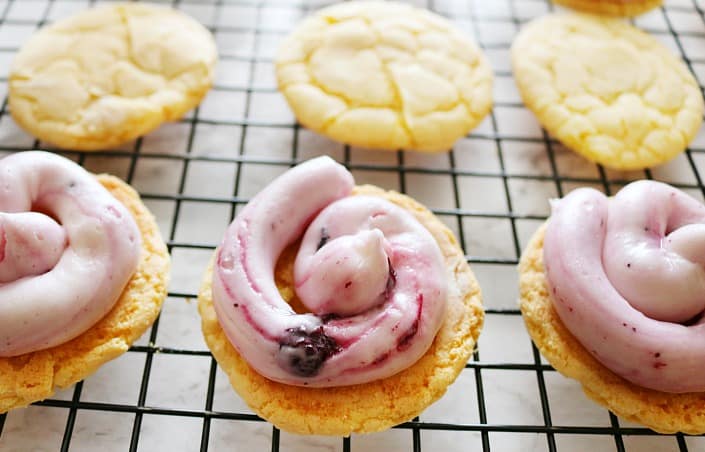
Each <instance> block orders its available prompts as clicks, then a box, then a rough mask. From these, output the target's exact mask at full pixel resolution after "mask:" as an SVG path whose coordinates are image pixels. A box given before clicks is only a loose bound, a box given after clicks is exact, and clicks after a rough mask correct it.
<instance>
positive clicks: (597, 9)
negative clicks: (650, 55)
mask: <svg viewBox="0 0 705 452" xmlns="http://www.w3.org/2000/svg"><path fill="white" fill-rule="evenodd" d="M552 1H553V3H556V4H558V5H563V6H567V7H569V8H575V9H577V10H579V11H585V12H587V13H594V14H605V15H609V16H638V15H639V14H642V13H645V12H647V11H649V10H652V9H654V8H657V7H659V6H661V4H662V3H663V0H552Z"/></svg>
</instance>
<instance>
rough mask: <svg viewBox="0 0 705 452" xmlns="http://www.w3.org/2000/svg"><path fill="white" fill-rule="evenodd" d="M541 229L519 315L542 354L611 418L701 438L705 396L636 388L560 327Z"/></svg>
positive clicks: (526, 261) (526, 259) (528, 254)
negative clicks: (545, 258)
mask: <svg viewBox="0 0 705 452" xmlns="http://www.w3.org/2000/svg"><path fill="white" fill-rule="evenodd" d="M545 229H546V227H545V225H544V226H542V227H541V228H540V229H539V230H538V231H537V232H536V233H535V234H534V236H533V238H532V239H531V241H530V242H529V245H528V246H527V247H526V250H524V253H523V255H522V257H521V261H520V263H519V294H520V300H519V302H520V306H521V313H522V315H523V317H524V321H525V322H526V327H527V329H528V331H529V334H530V335H531V338H532V339H533V341H534V343H535V344H536V347H538V349H539V350H540V351H541V354H542V355H543V356H544V357H546V359H547V360H548V361H549V362H550V363H551V365H553V367H555V368H556V370H558V371H559V372H560V373H562V374H563V375H565V376H566V377H570V378H574V379H576V380H578V381H579V382H580V384H581V385H582V386H583V390H584V391H585V394H587V396H588V397H590V398H591V399H592V400H594V401H595V402H597V403H599V404H600V405H603V406H605V407H606V408H608V409H609V410H611V411H612V412H614V413H615V414H617V415H619V416H621V417H623V418H625V419H629V420H630V421H634V422H638V423H640V424H644V425H646V426H647V427H649V428H651V429H653V430H655V431H657V432H661V433H674V432H684V433H689V434H701V433H705V393H687V394H671V393H666V392H660V391H655V390H653V389H646V388H642V387H639V386H636V385H635V384H633V383H630V382H628V381H627V380H624V379H623V378H621V377H619V376H618V375H616V374H614V373H613V372H612V371H611V370H609V369H607V368H606V367H605V366H603V365H602V364H601V363H600V362H599V361H597V360H596V359H595V358H594V357H593V356H592V355H591V354H590V353H589V352H588V351H587V350H585V348H584V347H583V346H582V345H581V344H580V342H578V340H577V339H575V337H573V335H572V334H571V333H570V331H568V329H567V328H566V327H565V326H564V325H563V323H562V322H561V319H560V317H558V313H557V312H556V311H555V309H554V308H553V303H552V302H551V298H550V295H549V292H548V286H547V283H546V276H545V274H544V266H543V239H544V233H545Z"/></svg>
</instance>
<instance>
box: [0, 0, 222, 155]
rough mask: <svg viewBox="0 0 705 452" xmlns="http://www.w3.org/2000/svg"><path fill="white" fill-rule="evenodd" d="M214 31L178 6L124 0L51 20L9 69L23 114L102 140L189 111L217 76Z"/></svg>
mask: <svg viewBox="0 0 705 452" xmlns="http://www.w3.org/2000/svg"><path fill="white" fill-rule="evenodd" d="M216 59H217V54H216V48H215V43H214V41H213V37H212V36H211V34H210V33H209V32H208V31H207V30H206V29H205V28H204V27H203V26H201V25H200V24H199V23H197V22H196V21H195V20H193V19H191V18H190V17H188V16H186V15H185V14H183V13H181V12H178V11H176V10H172V9H168V8H163V7H158V6H150V5H139V4H135V3H124V4H117V5H111V6H103V7H98V8H93V9H89V10H86V11H83V12H80V13H78V14H76V15H74V16H71V17H69V18H67V19H64V20H61V21H59V22H56V23H55V24H53V25H50V26H48V27H46V28H43V29H41V30H40V31H39V32H37V33H36V34H35V35H34V36H32V37H31V38H30V39H29V41H27V42H26V43H25V45H24V46H23V47H22V48H21V49H20V51H19V53H18V54H17V56H16V57H15V59H14V61H13V62H12V66H11V68H10V76H9V105H10V110H11V112H12V116H13V117H14V119H15V121H17V123H18V124H19V125H20V126H22V128H24V129H25V130H27V131H28V132H29V133H31V134H33V135H34V136H36V137H37V138H39V139H41V140H46V141H49V142H52V143H54V144H55V145H57V146H59V147H62V148H68V149H81V150H97V149H103V148H107V147H111V146H116V145H118V144H120V143H123V142H126V141H129V140H131V139H133V138H136V137H138V136H140V135H143V134H145V133H147V132H150V131H151V130H154V129H156V128H157V127H158V126H159V125H160V124H161V123H163V122H164V121H171V120H175V119H178V118H180V117H181V116H183V115H184V114H185V113H186V112H187V111H188V110H190V109H192V108H194V107H195V106H196V105H198V103H199V102H200V101H201V99H202V98H203V96H204V95H205V93H206V92H207V91H208V89H209V88H210V87H211V85H212V83H213V76H214V67H215V63H216Z"/></svg>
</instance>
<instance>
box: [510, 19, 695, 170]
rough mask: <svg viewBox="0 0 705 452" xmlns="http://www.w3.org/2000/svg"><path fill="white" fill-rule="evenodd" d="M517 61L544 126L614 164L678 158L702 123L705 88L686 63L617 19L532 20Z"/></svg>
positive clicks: (516, 50) (517, 47) (519, 78)
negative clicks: (689, 70) (703, 92)
mask: <svg viewBox="0 0 705 452" xmlns="http://www.w3.org/2000/svg"><path fill="white" fill-rule="evenodd" d="M512 66H513V69H514V77H515V80H516V83H517V85H518V87H519V91H520V93H521V97H522V99H523V100H524V103H525V104H526V106H527V107H528V108H529V109H530V110H532V111H533V112H534V113H535V114H536V116H537V117H538V120H539V122H540V123H541V125H543V127H544V128H545V129H546V130H547V131H548V132H549V133H550V134H552V135H554V136H555V137H556V138H558V139H559V140H560V141H561V142H563V143H564V144H565V145H566V146H567V147H569V148H571V149H572V150H574V151H576V152H578V153H579V154H581V155H583V156H584V157H586V158H588V159H589V160H592V161H595V162H597V163H600V164H602V165H605V166H608V167H611V168H614V169H621V170H634V169H640V168H647V167H651V166H654V165H659V164H661V163H664V162H666V161H668V160H670V159H672V158H673V157H675V156H676V155H677V154H679V153H680V152H682V151H683V150H684V149H685V148H686V146H687V145H688V143H689V142H690V141H691V140H692V139H693V138H694V137H695V135H696V133H697V132H698V130H699V128H700V124H701V122H702V118H703V98H702V95H701V93H700V88H699V87H698V84H697V82H696V81H695V79H694V78H693V76H692V75H691V74H690V72H688V70H687V69H686V67H685V65H684V64H683V62H682V61H679V60H678V59H677V58H676V57H674V56H673V55H672V54H671V52H670V51H669V50H667V49H666V48H665V47H664V46H663V45H661V44H660V43H659V42H658V41H656V39H654V38H652V37H651V36H649V35H647V34H645V33H643V32H641V31H639V30H637V29H636V28H634V27H633V26H631V25H629V24H626V23H624V22H622V21H621V20H619V19H610V18H601V17H598V16H590V15H579V14H564V15H563V14H554V15H549V16H545V17H542V18H540V19H537V20H534V21H533V22H531V23H530V24H528V25H527V26H526V27H525V28H524V29H523V30H522V31H521V32H520V33H519V35H518V36H517V38H516V40H515V41H514V43H513V45H512Z"/></svg>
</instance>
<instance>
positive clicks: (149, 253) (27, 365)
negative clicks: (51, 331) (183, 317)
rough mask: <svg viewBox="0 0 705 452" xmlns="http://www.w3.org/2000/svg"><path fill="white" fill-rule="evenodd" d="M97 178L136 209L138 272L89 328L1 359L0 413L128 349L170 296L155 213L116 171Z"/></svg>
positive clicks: (64, 384) (85, 374)
mask: <svg viewBox="0 0 705 452" xmlns="http://www.w3.org/2000/svg"><path fill="white" fill-rule="evenodd" d="M97 178H98V181H100V183H101V184H102V185H103V186H104V187H105V188H107V189H108V191H110V193H112V195H113V196H114V197H115V198H116V199H117V200H118V201H120V202H121V203H122V204H124V205H125V207H127V209H128V210H129V211H130V212H131V213H132V215H133V216H134V218H135V220H136V222H137V226H138V227H139V230H140V232H141V233H142V255H141V257H140V262H139V266H138V268H137V271H136V272H135V274H134V275H133V276H132V279H130V282H129V283H128V284H127V286H126V287H125V289H124V290H123V293H122V295H121V296H120V299H119V300H118V301H117V303H116V304H115V306H114V307H113V309H112V310H111V311H110V312H109V313H108V314H107V315H106V316H105V317H103V318H102V319H101V320H100V321H99V322H98V323H97V324H95V325H94V326H92V327H91V328H90V329H89V330H88V331H86V332H85V333H83V334H81V335H80V336H78V337H76V338H74V339H73V340H71V341H68V342H66V343H63V344H61V345H58V346H56V347H53V348H49V349H46V350H40V351H36V352H32V353H26V354H24V355H19V356H15V357H11V358H0V413H3V412H5V411H8V410H10V409H12V408H17V407H23V406H26V405H29V404H30V403H32V402H36V401H38V400H43V399H46V398H47V397H50V396H51V395H52V394H53V393H54V391H55V390H56V389H57V388H58V389H63V388H67V387H69V386H71V385H72V384H74V383H76V382H78V381H81V380H83V379H84V378H86V377H88V376H89V375H91V374H92V373H93V372H95V371H96V370H97V369H98V367H100V366H101V365H102V364H104V363H106V362H108V361H110V360H112V359H114V358H117V357H118V356H120V355H121V354H123V353H125V352H126V351H127V349H128V348H129V346H130V344H132V343H133V342H134V341H135V340H137V338H139V337H140V336H141V335H142V334H143V333H144V332H145V331H146V330H147V329H148V328H149V327H150V326H151V325H152V323H153V322H154V320H155V319H156V317H157V315H158V314H159V311H160V308H161V305H162V302H163V301H164V298H166V293H167V285H168V280H169V266H170V264H169V254H168V252H167V249H166V246H165V244H164V241H163V240H162V238H161V235H160V233H159V229H158V227H157V224H156V221H155V220H154V217H153V216H152V214H151V213H149V211H148V210H147V208H146V207H145V206H144V205H143V204H142V201H141V200H140V198H139V196H138V194H137V193H136V192H135V191H134V190H133V189H132V188H131V187H130V186H129V185H127V184H125V183H124V182H122V181H121V180H120V179H118V178H116V177H113V176H108V175H99V176H97Z"/></svg>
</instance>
